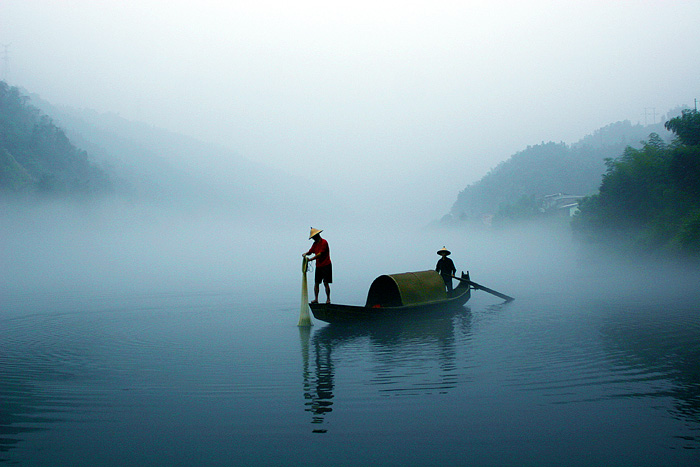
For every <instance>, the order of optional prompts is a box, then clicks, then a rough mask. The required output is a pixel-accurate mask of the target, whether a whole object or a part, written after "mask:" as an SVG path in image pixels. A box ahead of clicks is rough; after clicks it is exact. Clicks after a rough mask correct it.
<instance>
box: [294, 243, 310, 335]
mask: <svg viewBox="0 0 700 467" xmlns="http://www.w3.org/2000/svg"><path fill="white" fill-rule="evenodd" d="M308 269H309V259H308V258H307V257H306V256H304V259H303V260H302V262H301V273H302V277H301V308H300V310H299V323H297V326H313V324H312V323H311V316H310V315H309V286H308V283H307V281H306V272H307V271H308Z"/></svg>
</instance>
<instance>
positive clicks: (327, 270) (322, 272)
mask: <svg viewBox="0 0 700 467" xmlns="http://www.w3.org/2000/svg"><path fill="white" fill-rule="evenodd" d="M321 282H325V283H326V284H330V283H331V282H333V264H332V263H331V264H329V265H328V266H322V267H320V268H319V267H318V266H317V267H316V283H317V284H320V283H321Z"/></svg>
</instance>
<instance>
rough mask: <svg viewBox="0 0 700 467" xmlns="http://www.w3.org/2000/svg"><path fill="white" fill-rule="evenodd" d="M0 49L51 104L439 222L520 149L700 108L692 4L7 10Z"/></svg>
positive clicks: (0, 16) (144, 1) (28, 6)
mask: <svg viewBox="0 0 700 467" xmlns="http://www.w3.org/2000/svg"><path fill="white" fill-rule="evenodd" d="M0 44H10V45H9V47H8V48H7V51H8V54H9V55H8V56H9V68H7V69H6V68H3V73H5V77H6V78H7V79H8V81H9V82H10V83H11V84H15V85H20V86H22V87H24V88H26V89H27V90H28V91H30V92H34V93H38V94H39V95H40V96H42V97H43V98H45V99H47V100H49V101H51V102H52V103H55V104H68V105H71V106H74V107H84V108H92V109H96V110H98V111H102V112H115V113H118V114H119V115H121V116H122V117H125V118H128V119H133V120H140V121H145V122H147V123H151V124H153V125H156V126H160V127H164V128H168V129H171V130H175V131H179V132H182V133H186V134H189V135H192V136H196V137H199V138H201V139H204V140H207V141H212V142H216V143H222V144H224V145H226V146H228V147H230V148H232V149H235V150H236V151H238V152H239V153H240V154H241V155H243V156H245V157H247V158H249V159H252V160H256V161H260V162H264V163H267V164H270V165H275V166H278V167H280V168H282V169H285V170H287V171H289V172H291V173H294V174H306V175H311V176H314V177H316V176H319V177H322V178H325V179H326V180H327V181H328V182H329V183H330V184H331V185H333V186H334V187H335V188H336V189H338V191H342V192H347V194H348V196H350V197H352V196H355V195H358V194H359V193H366V192H373V193H376V194H378V195H380V196H382V197H387V198H388V197H391V196H392V194H396V195H397V196H399V197H401V196H405V197H406V199H407V200H409V201H411V202H412V203H413V204H414V205H415V206H416V209H420V210H425V209H429V208H432V209H434V210H436V211H438V212H437V214H438V215H441V214H444V213H445V212H447V211H448V210H449V208H450V206H451V204H452V202H453V201H454V200H455V199H456V195H457V193H458V191H459V190H461V189H463V188H464V187H465V186H466V185H467V184H469V183H471V182H473V181H475V180H477V179H479V178H481V177H482V176H483V175H484V174H485V173H486V172H487V171H488V170H489V169H490V168H492V167H493V166H495V165H496V164H497V163H498V162H500V161H502V160H505V159H507V158H508V157H509V156H510V155H511V154H513V153H514V152H516V151H518V150H521V149H524V148H525V147H526V146H527V145H532V144H539V143H540V142H542V141H549V140H553V141H557V142H558V141H565V142H573V141H576V140H578V139H579V138H580V137H582V136H584V135H585V134H587V133H590V132H592V131H594V130H595V129H597V128H599V127H601V126H604V125H606V124H608V123H612V122H615V121H618V120H625V119H629V120H631V121H632V122H633V123H636V122H641V123H644V121H645V108H646V109H647V117H646V118H647V121H648V122H649V123H651V122H652V120H653V114H652V109H654V108H655V109H656V113H657V120H658V118H659V115H660V114H663V113H665V112H666V111H667V110H669V109H670V108H672V107H675V106H677V105H681V104H687V105H692V104H693V99H694V98H696V97H700V86H699V85H700V61H698V60H697V53H696V51H695V49H696V48H697V45H698V44H700V2H698V1H556V2H555V1H530V2H528V1H513V2H503V1H479V2H472V1H455V2H452V1H439V0H427V1H410V0H402V1H383V0H373V1H363V0H359V1H358V0H353V1H351V2H350V1H347V2H334V1H308V0H298V1H295V2H287V1H273V0H256V1H249V0H246V1H235V0H234V1H208V0H198V1H187V2H184V1H173V0H167V1H155V0H137V1H136V0H135V1H130V0H100V1H96V0H85V1H78V0H73V1H60V0H0ZM2 50H3V49H0V51H2ZM408 187H411V190H410V193H406V192H405V191H404V190H406V189H407V188H408Z"/></svg>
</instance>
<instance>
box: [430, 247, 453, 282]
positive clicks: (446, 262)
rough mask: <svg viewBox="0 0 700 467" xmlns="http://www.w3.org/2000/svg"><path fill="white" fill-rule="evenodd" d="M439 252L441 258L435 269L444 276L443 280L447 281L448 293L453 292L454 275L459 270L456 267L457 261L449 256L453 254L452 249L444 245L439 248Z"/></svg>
mask: <svg viewBox="0 0 700 467" xmlns="http://www.w3.org/2000/svg"><path fill="white" fill-rule="evenodd" d="M437 254H438V255H440V256H441V258H440V259H439V260H438V262H437V266H435V270H436V271H437V272H438V273H440V275H441V276H442V280H444V281H445V287H447V293H450V292H452V276H453V275H454V274H455V273H456V272H457V269H455V263H453V262H452V260H451V259H450V258H448V257H447V256H448V255H449V254H451V252H450V250H448V249H447V248H445V247H444V246H443V247H442V248H440V249H439V250H438V252H437Z"/></svg>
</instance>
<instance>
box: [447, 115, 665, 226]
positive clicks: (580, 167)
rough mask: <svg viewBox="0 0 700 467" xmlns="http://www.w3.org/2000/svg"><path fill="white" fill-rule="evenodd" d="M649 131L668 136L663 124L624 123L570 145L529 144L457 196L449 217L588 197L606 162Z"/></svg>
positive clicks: (517, 211) (522, 210)
mask: <svg viewBox="0 0 700 467" xmlns="http://www.w3.org/2000/svg"><path fill="white" fill-rule="evenodd" d="M653 131H656V132H658V133H661V134H664V135H667V136H669V137H670V133H669V132H667V131H666V130H664V128H663V125H662V124H657V125H648V126H642V125H632V124H631V123H630V122H629V121H624V122H617V123H614V124H611V125H608V126H606V127H604V128H601V129H599V130H597V131H596V132H595V133H594V134H592V135H588V136H586V137H584V138H582V139H581V140H580V141H579V142H577V143H575V144H572V145H567V144H565V143H554V142H548V143H542V144H538V145H535V146H528V147H527V149H525V150H523V151H520V152H518V153H516V154H514V155H513V156H511V157H510V158H509V159H508V160H507V161H505V162H502V163H501V164H499V165H498V166H497V167H495V168H494V169H493V170H491V171H490V172H489V173H488V174H487V175H486V176H484V177H483V178H482V179H481V180H479V181H478V182H476V183H474V184H472V185H470V186H468V187H467V188H465V189H464V190H463V191H462V192H460V193H459V195H458V197H457V201H456V202H455V203H454V205H453V206H452V209H451V211H450V215H449V216H448V217H449V218H450V219H451V220H452V221H468V220H470V219H479V218H481V217H482V216H484V215H497V216H499V215H500V216H502V217H503V216H514V217H517V216H519V215H520V216H527V212H529V211H532V210H536V209H537V203H538V200H540V199H542V197H544V196H546V195H550V194H555V193H565V194H570V195H581V196H583V195H590V194H593V193H595V192H596V191H597V190H598V187H599V185H600V180H601V176H602V175H603V173H604V172H605V159H606V158H611V157H616V156H618V155H620V154H621V153H622V152H623V151H624V149H625V147H627V146H628V145H631V146H636V147H639V146H640V145H641V141H642V140H643V139H645V138H647V137H648V135H649V133H651V132H653ZM526 211H527V212H526Z"/></svg>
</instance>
